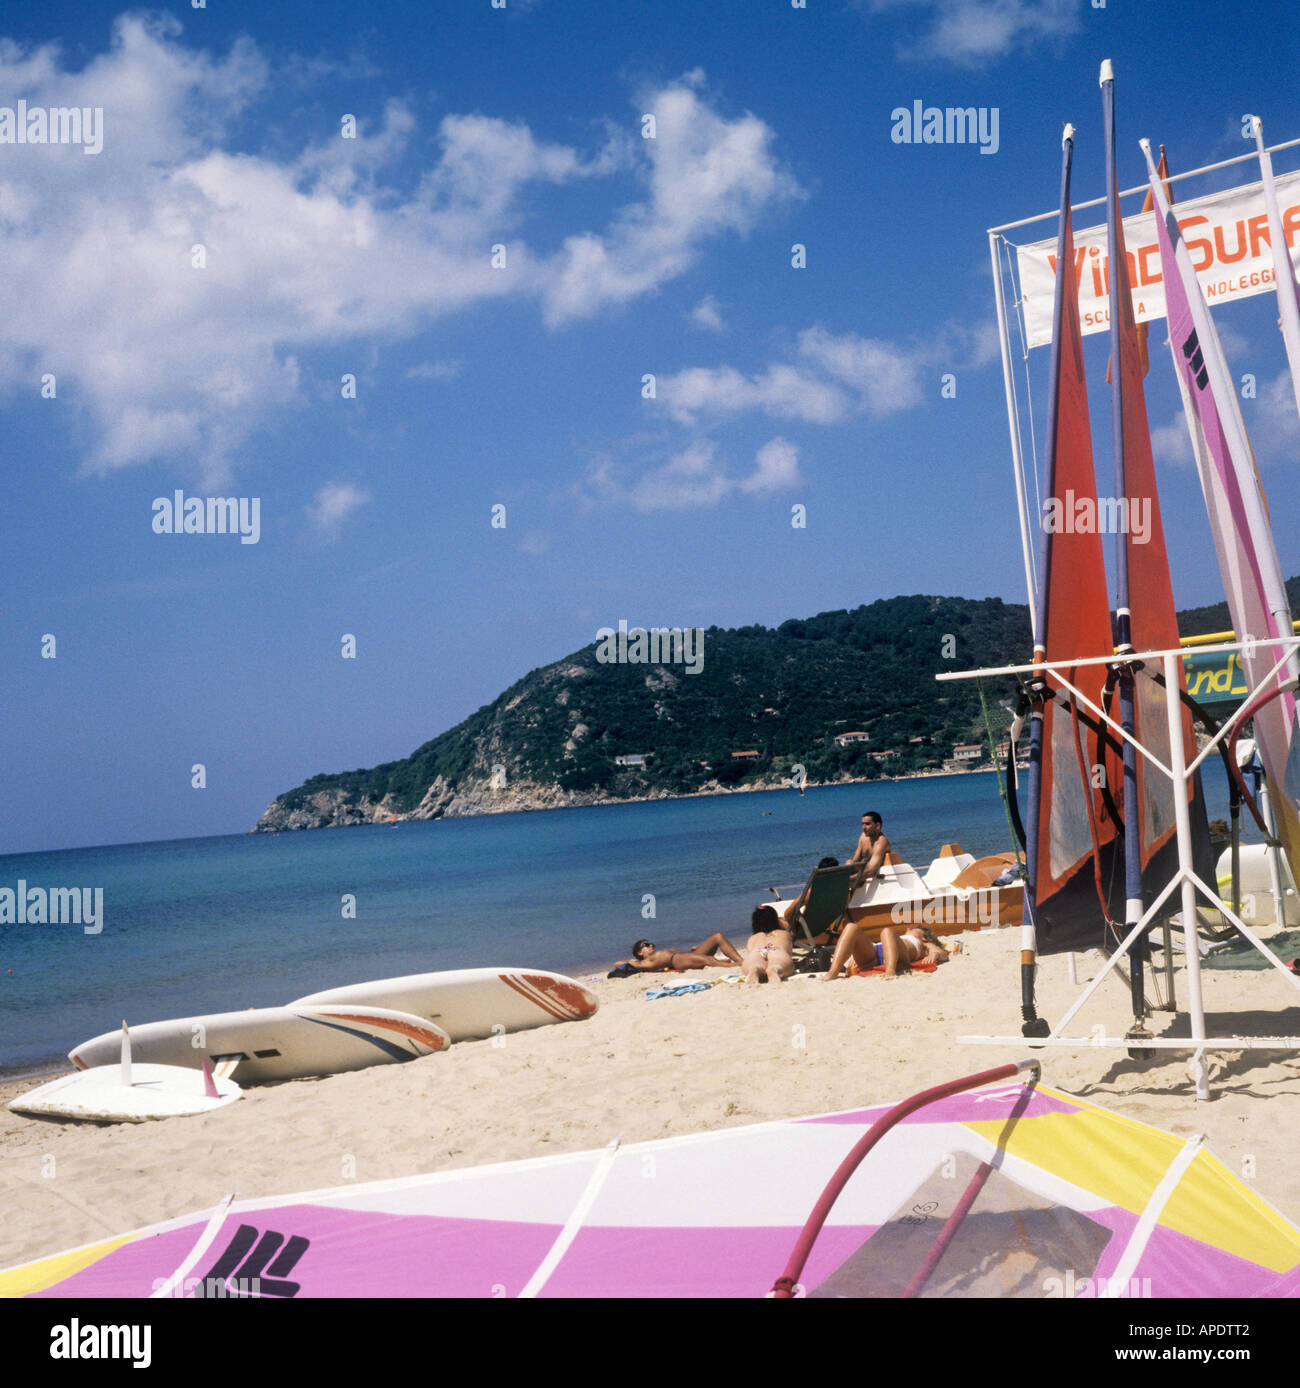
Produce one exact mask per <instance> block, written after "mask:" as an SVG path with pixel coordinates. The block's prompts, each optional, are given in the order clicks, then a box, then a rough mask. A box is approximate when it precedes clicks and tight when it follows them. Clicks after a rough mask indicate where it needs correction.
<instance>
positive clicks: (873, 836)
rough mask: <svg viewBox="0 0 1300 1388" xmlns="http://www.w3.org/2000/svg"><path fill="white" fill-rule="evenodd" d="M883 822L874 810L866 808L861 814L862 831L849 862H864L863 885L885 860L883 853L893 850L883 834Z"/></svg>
mask: <svg viewBox="0 0 1300 1388" xmlns="http://www.w3.org/2000/svg"><path fill="white" fill-rule="evenodd" d="M883 823H884V821H883V820H882V819H881V818H880V816H879V815H878V814H877V813H876V812H875V810H868V811H867V812H866V814H864V815H863V816H862V833H861V834H860V835H859V836H858V846H857V847H856V848H855V849H854V850H853V856H852V857H851V858H850V859H849V862H851V863H866V865H867V871H866V874H865V875H864V876H863V878H862V884H863V885H865V884H866V883H868V882H870V881H871V879H872V878H873V877H874V876H875V875H876V874H877V873H878V872H879V871H880V869H881V867H882V866H883V865H884V862H885V855H886V854H887V853H892V852H893V851H894V850H893V846H892V845H891V844H890V842H889V840H888V839H887V838H886V837H885V835H884V831H883V829H882V825H883Z"/></svg>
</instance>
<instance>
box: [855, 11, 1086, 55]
mask: <svg viewBox="0 0 1300 1388" xmlns="http://www.w3.org/2000/svg"><path fill="white" fill-rule="evenodd" d="M858 8H859V9H862V10H865V12H866V13H868V14H884V13H887V12H894V11H903V10H907V11H914V12H916V16H917V18H916V20H915V21H914V22H913V23H911V24H909V29H913V30H914V29H919V30H920V33H919V34H916V33H915V32H913V34H912V36H911V37H909V39H908V40H907V41H905V42H904V43H902V44H900V46H899V56H900V57H903V58H911V59H916V60H918V61H935V60H938V61H940V62H949V63H952V64H954V65H955V66H958V67H978V66H982V65H984V64H986V63H988V62H989V61H991V60H993V59H997V58H1002V57H1006V56H1007V55H1008V54H1010V53H1012V52H1014V51H1015V50H1017V49H1025V48H1029V47H1032V46H1033V45H1034V44H1036V43H1039V42H1041V41H1043V40H1051V39H1056V40H1059V39H1063V38H1066V37H1068V36H1070V35H1072V34H1076V33H1078V32H1079V30H1080V28H1081V27H1082V26H1081V24H1080V20H1079V15H1080V11H1081V10H1082V8H1083V0H858Z"/></svg>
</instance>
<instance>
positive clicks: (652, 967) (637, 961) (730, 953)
mask: <svg viewBox="0 0 1300 1388" xmlns="http://www.w3.org/2000/svg"><path fill="white" fill-rule="evenodd" d="M773 914H775V912H774V913H773ZM717 950H721V951H722V952H723V954H725V955H726V956H727V957H726V958H725V959H718V958H716V957H715V955H716V951H717ZM740 962H741V959H740V951H739V950H737V948H736V947H735V945H733V944H732V943H731V941H730V940H729V939H727V937H726V936H725V935H724V934H723V933H722V932H721V931H714V933H713V934H712V935H710V936H709V938H708V939H707V940H705V941H703V943H701V944H698V945H696V946H695V948H694V949H683V950H672V949H656V948H655V946H654V945H653V944H652V943H651V942H650V941H649V940H638V941H637V942H636V944H634V945H633V946H632V957H631V959H620V960H618V962H617V963H616V964H615V965H614V967H615V968H616V969H617V968H622V967H627V968H630V969H635V970H636V971H637V972H638V973H652V974H653V973H667V972H668V971H669V970H672V969H677V970H685V969H715V968H718V969H723V968H726V967H727V966H728V965H732V964H739V963H740Z"/></svg>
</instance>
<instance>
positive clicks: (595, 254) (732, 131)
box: [544, 73, 800, 325]
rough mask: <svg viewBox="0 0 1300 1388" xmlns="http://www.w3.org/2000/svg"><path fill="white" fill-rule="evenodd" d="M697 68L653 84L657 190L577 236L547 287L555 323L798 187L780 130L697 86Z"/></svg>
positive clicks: (652, 180) (661, 275)
mask: <svg viewBox="0 0 1300 1388" xmlns="http://www.w3.org/2000/svg"><path fill="white" fill-rule="evenodd" d="M699 80H700V79H699V74H696V73H691V74H688V75H687V77H686V78H684V79H682V81H680V82H678V83H675V84H673V85H670V86H668V87H665V88H664V89H663V90H661V91H659V92H652V93H647V94H646V95H645V96H644V98H643V104H642V106H641V109H642V110H643V111H645V112H646V113H650V114H653V115H654V117H655V138H654V139H652V140H643V141H641V144H642V145H643V147H644V152H645V156H646V157H647V159H648V160H649V174H648V182H649V199H648V201H646V202H639V203H635V204H633V205H632V206H630V207H625V208H624V209H623V210H622V211H621V212H620V213H619V214H618V215H617V216H616V217H615V219H614V222H613V224H612V226H611V227H610V229H609V231H608V232H607V233H605V234H600V235H598V234H596V233H593V232H585V233H583V234H582V235H579V236H571V237H569V238H568V239H567V240H566V241H565V243H564V249H563V252H562V253H561V255H560V256H559V257H558V263H557V265H556V266H554V267H548V270H549V269H553V270H554V275H553V277H552V278H550V279H549V282H548V284H547V286H546V289H545V291H544V301H545V313H546V321H547V322H548V323H549V324H552V325H554V324H558V323H564V322H568V321H570V320H571V319H575V318H585V317H590V316H591V315H592V314H594V313H596V312H597V311H599V310H600V309H601V308H604V307H606V306H607V305H610V304H621V303H625V302H626V301H627V300H629V299H632V298H634V297H636V296H638V295H640V294H644V293H646V292H648V291H649V290H651V289H653V288H656V287H657V286H658V285H659V284H661V283H663V282H664V281H665V280H668V279H671V278H673V277H674V276H676V275H679V274H681V273H682V272H683V271H684V270H685V269H686V268H687V267H688V266H690V265H691V264H692V263H693V262H694V261H695V259H696V257H697V255H698V253H699V248H700V245H701V243H702V242H704V241H705V240H706V239H707V238H709V237H712V236H718V235H721V234H724V233H727V232H745V231H748V230H749V228H750V227H751V226H753V224H754V223H755V222H756V221H757V219H758V217H759V215H760V214H761V213H762V212H764V211H766V210H767V209H768V208H769V207H770V206H772V205H773V204H774V203H777V202H779V201H781V200H783V199H787V198H791V197H794V196H796V195H798V194H799V192H800V189H799V186H798V184H797V183H796V182H795V181H794V179H793V178H791V177H790V175H789V174H787V173H785V172H784V171H782V170H781V169H780V168H779V167H778V166H777V163H776V161H775V159H774V157H773V155H772V152H771V148H770V146H771V143H772V131H771V129H770V128H769V127H768V126H767V125H765V124H764V123H763V122H762V121H761V120H759V119H758V117H757V116H753V115H749V114H746V115H744V116H740V117H738V118H737V119H735V120H730V121H729V120H726V119H724V118H723V117H721V116H719V115H717V114H716V113H715V112H714V111H713V110H712V109H711V108H710V107H709V106H708V105H707V103H706V102H705V101H704V100H703V99H702V98H701V97H700V96H699V95H698V93H697V91H696V90H695V88H696V86H698V85H699Z"/></svg>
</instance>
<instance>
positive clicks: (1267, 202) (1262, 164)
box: [1250, 116, 1300, 409]
mask: <svg viewBox="0 0 1300 1388" xmlns="http://www.w3.org/2000/svg"><path fill="white" fill-rule="evenodd" d="M1250 124H1251V131H1252V133H1253V134H1254V136H1255V147H1256V149H1257V150H1258V151H1259V168H1260V172H1261V173H1262V174H1263V176H1264V206H1265V208H1266V209H1267V211H1268V242H1269V250H1270V251H1272V253H1273V278H1274V280H1275V281H1276V283H1277V310H1278V318H1279V321H1280V322H1281V324H1282V340H1283V342H1285V343H1286V359H1287V365H1288V366H1290V368H1291V389H1292V392H1293V394H1294V395H1295V402H1296V408H1297V409H1300V288H1297V287H1296V279H1295V267H1294V266H1293V265H1292V263H1291V251H1290V247H1289V246H1288V245H1287V239H1286V232H1285V230H1284V229H1283V225H1282V214H1281V212H1280V211H1279V210H1278V205H1277V188H1276V187H1275V186H1274V183H1273V160H1272V157H1271V156H1270V155H1269V152H1268V150H1267V149H1266V148H1265V147H1264V124H1263V122H1262V121H1261V120H1260V118H1259V117H1258V116H1251V118H1250Z"/></svg>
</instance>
